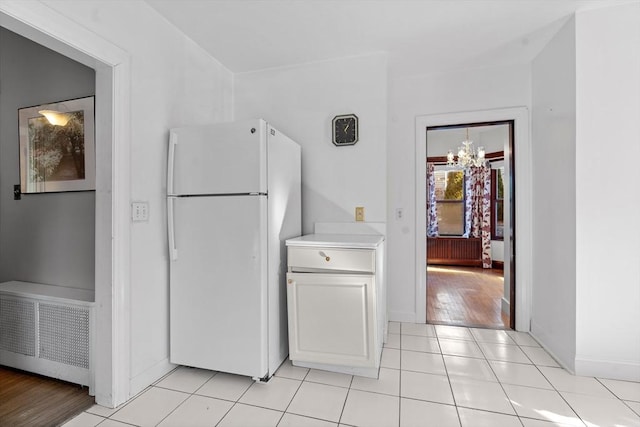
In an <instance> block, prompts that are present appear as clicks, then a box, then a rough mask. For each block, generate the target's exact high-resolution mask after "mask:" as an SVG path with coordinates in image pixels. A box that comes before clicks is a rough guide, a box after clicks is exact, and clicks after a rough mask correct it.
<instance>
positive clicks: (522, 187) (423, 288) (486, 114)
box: [415, 107, 533, 331]
mask: <svg viewBox="0 0 640 427" xmlns="http://www.w3.org/2000/svg"><path fill="white" fill-rule="evenodd" d="M508 120H513V122H514V126H513V128H514V129H513V132H514V135H513V137H514V141H513V144H514V150H513V153H509V155H512V154H513V155H514V159H513V163H514V169H515V170H516V171H517V173H518V191H517V192H516V191H514V192H513V193H514V196H515V208H514V209H513V211H515V221H514V222H515V224H514V226H515V228H517V230H518V240H517V241H516V242H515V247H512V248H511V253H512V256H514V255H515V260H516V261H517V262H516V264H517V266H518V268H517V269H516V271H515V281H516V283H515V288H516V298H515V304H516V306H517V307H518V310H517V313H516V319H515V327H516V330H518V331H529V329H530V319H531V281H532V269H531V266H532V254H533V251H532V243H533V236H532V215H531V203H532V167H531V137H530V126H529V111H528V109H527V108H526V107H513V108H503V109H494V110H482V111H467V112H455V113H443V114H435V115H425V116H417V117H416V122H415V125H416V129H415V135H416V141H415V143H416V207H415V209H416V248H415V253H416V261H415V265H416V288H415V298H416V301H415V302H416V308H415V310H416V311H415V312H416V320H415V321H416V323H425V322H426V319H427V306H426V297H427V275H426V272H427V261H426V251H427V249H426V235H427V226H426V220H425V218H426V215H427V212H426V201H427V200H426V192H427V188H426V176H427V168H426V158H427V152H426V141H427V128H428V127H435V126H449V125H455V124H460V123H482V122H498V121H508ZM506 155H507V153H505V160H506ZM509 234H510V235H511V234H512V233H511V232H510V233H509ZM419 236H424V238H421V237H419ZM505 243H506V242H505ZM505 262H507V260H505ZM512 274H513V273H512Z"/></svg>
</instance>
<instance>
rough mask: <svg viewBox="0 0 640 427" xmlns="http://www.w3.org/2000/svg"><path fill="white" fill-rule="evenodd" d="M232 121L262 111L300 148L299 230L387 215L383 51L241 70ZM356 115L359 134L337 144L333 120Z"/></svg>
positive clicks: (385, 82) (385, 76) (252, 115)
mask: <svg viewBox="0 0 640 427" xmlns="http://www.w3.org/2000/svg"><path fill="white" fill-rule="evenodd" d="M235 82H236V85H235V117H236V119H238V120H240V119H249V118H258V117H260V116H262V118H264V119H265V120H267V121H268V122H270V123H271V124H272V125H274V126H275V127H276V128H278V129H279V130H280V131H281V132H283V133H284V134H286V135H287V136H289V137H290V138H292V139H293V140H294V141H296V142H297V143H298V144H299V145H300V146H301V147H302V215H303V216H302V229H303V233H304V234H309V233H313V226H314V224H315V223H316V222H353V221H354V220H355V218H354V215H355V207H356V206H363V207H364V208H365V221H366V222H385V221H386V214H387V191H386V190H387V159H386V152H387V85H388V82H387V58H386V55H383V54H375V55H367V56H360V57H354V58H346V59H338V60H333V61H323V62H317V63H311V64H303V65H299V66H293V67H285V68H277V69H269V70H264V71H257V72H252V73H240V74H237V75H236V78H235ZM350 113H354V114H355V115H356V116H358V119H359V140H358V142H357V143H356V144H355V145H353V146H344V147H336V146H335V145H333V143H332V140H331V120H332V119H333V117H334V116H336V115H340V114H350Z"/></svg>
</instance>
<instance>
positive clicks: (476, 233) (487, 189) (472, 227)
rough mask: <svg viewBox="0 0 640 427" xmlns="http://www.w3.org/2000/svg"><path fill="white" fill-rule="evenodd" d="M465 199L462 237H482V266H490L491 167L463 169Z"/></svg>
mask: <svg viewBox="0 0 640 427" xmlns="http://www.w3.org/2000/svg"><path fill="white" fill-rule="evenodd" d="M465 199H466V206H465V233H464V237H480V238H481V239H482V267H483V268H491V169H489V168H488V167H486V166H482V167H470V168H468V169H466V170H465Z"/></svg>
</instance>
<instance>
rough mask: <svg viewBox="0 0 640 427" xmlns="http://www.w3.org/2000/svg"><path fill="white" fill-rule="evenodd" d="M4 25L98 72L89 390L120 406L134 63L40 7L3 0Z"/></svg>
mask: <svg viewBox="0 0 640 427" xmlns="http://www.w3.org/2000/svg"><path fill="white" fill-rule="evenodd" d="M0 25H1V26H3V27H5V28H7V29H9V30H11V31H13V32H15V33H17V34H19V35H21V36H23V37H26V38H28V39H30V40H33V41H35V42H37V43H39V44H41V45H43V46H45V47H47V48H49V49H52V50H53V51H55V52H58V53H60V54H62V55H65V56H67V57H69V58H71V59H73V60H75V61H78V62H80V63H82V64H84V65H86V66H88V67H91V68H93V69H95V71H96V110H95V114H96V218H95V221H96V227H95V228H96V236H95V257H96V266H95V298H96V301H95V322H96V327H95V331H96V333H95V337H94V338H93V339H94V349H95V351H94V359H93V369H92V374H93V375H94V377H93V379H92V382H93V387H91V391H92V392H93V393H94V394H95V397H96V402H97V403H98V404H100V405H103V406H107V407H115V406H117V405H118V404H121V403H123V402H125V401H126V400H127V399H129V397H130V395H129V377H130V374H129V373H130V358H129V356H130V344H129V334H130V327H129V326H130V321H129V287H130V283H129V282H130V247H129V245H130V238H129V236H130V222H129V203H130V168H129V163H130V149H129V147H130V143H129V141H130V116H131V115H130V101H129V98H130V92H129V90H130V58H129V55H128V54H127V53H126V52H125V51H123V50H122V49H120V48H119V47H117V46H115V45H113V44H112V43H110V42H109V41H107V40H105V39H103V38H101V37H100V36H98V35H97V34H96V33H94V32H92V31H89V30H88V29H87V28H85V27H83V26H82V25H80V24H78V23H77V22H74V21H73V20H70V19H68V18H67V17H65V16H63V15H62V14H60V13H58V12H56V11H55V10H53V9H51V8H49V7H47V6H46V5H45V4H43V3H40V2H35V1H34V2H25V1H20V0H3V1H2V2H0Z"/></svg>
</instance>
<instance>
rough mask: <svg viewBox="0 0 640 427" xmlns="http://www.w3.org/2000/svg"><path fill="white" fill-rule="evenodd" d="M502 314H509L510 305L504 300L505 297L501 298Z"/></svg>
mask: <svg viewBox="0 0 640 427" xmlns="http://www.w3.org/2000/svg"><path fill="white" fill-rule="evenodd" d="M502 312H503V313H511V304H510V303H509V301H507V300H506V299H505V297H502Z"/></svg>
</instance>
